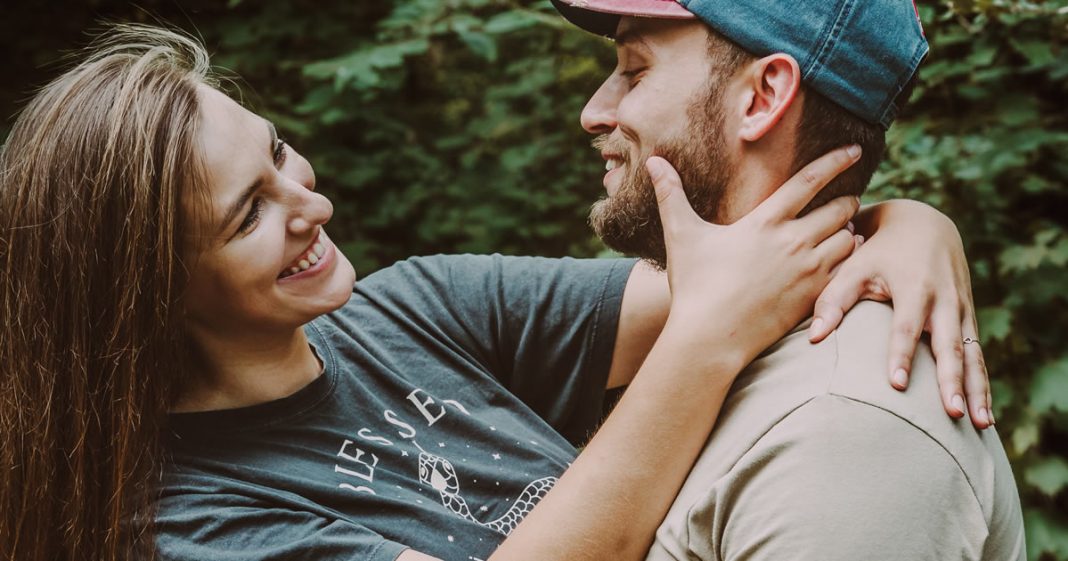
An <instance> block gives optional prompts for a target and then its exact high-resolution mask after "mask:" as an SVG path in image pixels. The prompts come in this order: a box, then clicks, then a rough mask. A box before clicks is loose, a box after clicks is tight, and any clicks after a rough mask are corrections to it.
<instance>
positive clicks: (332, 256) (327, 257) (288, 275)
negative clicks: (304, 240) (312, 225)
mask: <svg viewBox="0 0 1068 561" xmlns="http://www.w3.org/2000/svg"><path fill="white" fill-rule="evenodd" d="M336 252H337V250H336V248H335V247H334V244H333V242H331V241H330V238H328V237H327V236H326V232H324V231H323V230H322V228H320V229H319V235H317V236H316V237H315V239H314V240H312V243H311V245H309V246H308V247H307V248H306V249H305V250H304V251H303V252H301V253H300V255H298V256H297V257H296V258H295V259H294V260H293V261H292V262H291V263H290V264H289V265H287V266H286V268H285V269H284V270H283V271H282V272H281V274H279V275H278V282H279V283H288V282H294V281H298V280H302V279H306V278H309V277H312V276H315V275H317V274H319V273H320V272H323V271H327V270H330V269H332V268H333V266H334V262H335V260H336Z"/></svg>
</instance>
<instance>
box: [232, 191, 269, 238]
mask: <svg viewBox="0 0 1068 561" xmlns="http://www.w3.org/2000/svg"><path fill="white" fill-rule="evenodd" d="M262 213H263V200H262V199H259V198H257V199H253V201H252V208H250V209H249V210H248V216H246V217H245V219H244V220H243V221H242V222H241V226H239V227H238V228H237V233H239V234H246V233H248V232H249V231H250V230H252V229H253V228H255V227H256V224H258V223H259V221H260V215H261V214H262Z"/></svg>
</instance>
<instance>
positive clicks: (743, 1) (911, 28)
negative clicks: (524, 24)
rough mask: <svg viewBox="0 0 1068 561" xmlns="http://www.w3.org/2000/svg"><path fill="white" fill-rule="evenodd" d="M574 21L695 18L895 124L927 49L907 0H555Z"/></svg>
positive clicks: (588, 26)
mask: <svg viewBox="0 0 1068 561" xmlns="http://www.w3.org/2000/svg"><path fill="white" fill-rule="evenodd" d="M552 2H553V5H555V6H556V9H557V10H558V11H559V12H560V13H561V15H563V16H564V17H565V18H567V19H568V20H569V21H571V22H572V23H574V24H575V25H577V26H579V27H581V28H583V29H585V30H587V31H590V32H592V33H596V34H598V35H604V36H607V37H611V36H613V35H614V34H615V32H616V27H617V26H618V24H619V19H620V17H622V16H636V17H652V18H672V19H693V18H697V19H700V20H701V21H703V22H704V23H706V24H708V26H709V27H711V28H712V29H714V30H715V31H717V32H718V33H719V34H720V35H722V36H724V37H726V38H727V39H729V40H731V41H733V42H734V43H735V44H737V45H739V46H740V47H742V48H743V49H745V50H746V51H749V52H750V53H752V54H753V55H756V56H761V57H762V56H766V55H769V54H771V53H779V52H781V53H786V54H789V55H791V56H793V57H794V58H795V59H796V60H797V64H798V66H800V68H801V81H802V83H804V84H805V85H806V86H808V87H810V88H812V89H814V90H816V91H817V92H819V93H821V94H823V95H824V96H825V97H826V98H827V99H830V100H831V101H833V102H835V103H837V104H838V105H840V106H842V108H844V109H846V110H847V111H849V112H850V113H853V114H854V115H856V116H858V117H860V118H861V119H864V120H865V121H867V122H869V123H873V124H880V125H882V126H883V128H889V127H890V124H891V123H892V122H893V121H894V118H895V117H897V112H898V109H899V108H898V106H897V105H896V103H895V100H896V99H897V97H898V94H899V93H901V91H902V89H903V88H904V87H905V85H906V84H908V82H909V80H910V79H912V76H913V75H914V74H915V73H916V69H917V68H918V67H919V66H920V62H921V61H922V60H923V58H924V57H925V56H926V55H927V51H928V46H927V40H926V39H925V38H924V35H923V28H922V26H921V24H920V18H919V14H918V12H917V11H916V5H915V3H914V2H911V1H909V0H799V1H796V2H784V1H783V0H552Z"/></svg>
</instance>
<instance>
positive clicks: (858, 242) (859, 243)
mask: <svg viewBox="0 0 1068 561" xmlns="http://www.w3.org/2000/svg"><path fill="white" fill-rule="evenodd" d="M863 243H864V236H862V235H860V234H857V245H861V244H863Z"/></svg>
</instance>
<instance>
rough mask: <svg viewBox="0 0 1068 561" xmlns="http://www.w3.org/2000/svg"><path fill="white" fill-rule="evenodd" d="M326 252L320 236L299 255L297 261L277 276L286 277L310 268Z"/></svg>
mask: <svg viewBox="0 0 1068 561" xmlns="http://www.w3.org/2000/svg"><path fill="white" fill-rule="evenodd" d="M324 253H326V247H325V246H324V245H323V241H322V238H319V239H318V240H317V241H316V242H315V244H314V245H312V247H311V249H310V250H308V253H306V254H304V255H301V256H300V258H299V259H298V260H297V262H296V263H295V264H293V265H291V266H290V267H289V268H288V269H286V270H285V271H283V272H282V274H281V275H278V278H283V279H284V278H286V277H288V276H290V275H295V274H297V273H299V272H301V271H306V270H308V269H309V268H311V266H312V265H314V264H316V263H318V262H319V259H321V258H322V257H323V254H324Z"/></svg>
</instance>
